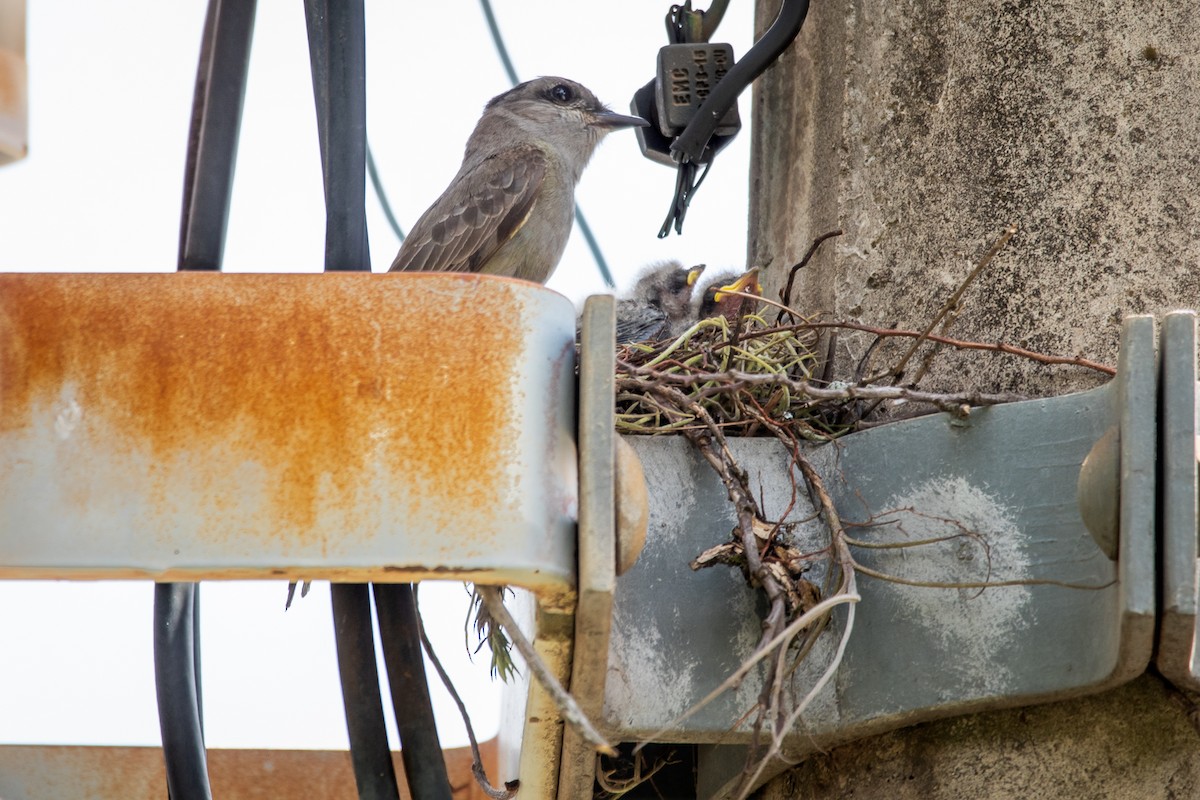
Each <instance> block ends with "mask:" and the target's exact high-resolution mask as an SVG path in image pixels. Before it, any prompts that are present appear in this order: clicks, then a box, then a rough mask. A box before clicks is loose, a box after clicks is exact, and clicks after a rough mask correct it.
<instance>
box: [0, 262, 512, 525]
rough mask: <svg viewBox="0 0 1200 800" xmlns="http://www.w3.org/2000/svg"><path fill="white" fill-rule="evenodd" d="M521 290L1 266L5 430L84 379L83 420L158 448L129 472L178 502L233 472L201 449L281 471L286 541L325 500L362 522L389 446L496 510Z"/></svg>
mask: <svg viewBox="0 0 1200 800" xmlns="http://www.w3.org/2000/svg"><path fill="white" fill-rule="evenodd" d="M518 289H519V284H515V283H513V282H509V281H505V280H497V279H492V280H487V279H481V278H479V277H477V276H454V275H403V276H382V275H369V274H367V275H364V274H359V275H354V274H329V275H320V276H312V275H220V274H202V273H184V274H172V275H14V274H9V275H0V435H3V434H6V433H9V432H13V431H19V430H21V429H23V428H26V427H27V426H29V425H31V424H32V420H33V413H34V411H35V410H36V409H39V408H41V409H45V408H48V407H54V406H53V405H50V404H58V405H61V404H62V399H61V398H62V397H63V393H64V391H65V387H73V391H74V392H75V394H74V399H75V401H76V402H77V404H78V407H79V409H80V414H79V419H78V425H79V426H81V428H82V429H84V430H86V431H92V432H96V431H104V432H105V433H104V441H105V442H109V441H120V442H124V443H125V444H126V447H127V454H128V453H133V452H138V453H148V454H149V455H150V457H151V461H152V466H151V468H150V470H149V474H146V475H137V476H131V480H135V479H136V480H137V481H145V482H146V484H145V485H146V486H147V489H148V490H149V491H151V492H153V491H155V488H154V487H157V491H158V492H159V494H158V495H154V501H155V503H156V505H159V506H161V508H162V509H164V511H169V510H170V509H171V504H172V498H171V497H170V496H169V495H168V493H167V491H168V487H169V486H171V485H173V484H172V483H171V482H172V481H176V480H178V479H179V478H180V475H181V474H182V475H184V476H185V477H186V476H187V474H188V473H189V472H194V477H195V480H196V481H197V482H199V483H203V482H204V481H208V482H209V483H213V481H214V479H215V478H222V479H224V478H227V475H228V473H227V472H225V473H220V474H214V473H212V472H211V469H210V468H212V465H210V464H208V463H206V462H205V461H204V458H205V457H207V456H209V455H211V454H214V453H224V452H232V453H235V454H241V456H242V457H243V458H246V459H249V460H251V461H252V462H253V463H254V464H256V465H258V466H259V467H261V468H262V469H263V470H264V471H265V473H266V475H267V476H268V479H269V486H268V494H269V497H267V498H264V499H265V501H266V502H267V504H268V505H269V513H270V514H271V518H272V520H274V521H276V522H277V523H278V524H279V529H278V531H277V533H276V535H278V536H281V537H284V540H285V541H288V540H292V539H293V538H294V537H302V536H304V535H305V534H306V532H307V531H309V530H310V529H311V528H312V527H313V525H314V522H315V521H316V516H317V513H318V511H319V510H320V508H322V507H325V506H328V505H330V504H332V505H336V506H338V507H341V508H342V509H343V510H344V511H347V512H349V513H353V508H352V507H353V505H354V504H355V502H361V500H362V497H363V494H362V492H363V491H364V487H366V486H370V485H371V484H372V483H373V482H374V483H378V475H375V474H374V472H373V466H372V465H374V464H377V463H378V461H379V460H380V458H381V457H382V459H383V461H384V462H385V463H386V465H387V467H388V471H392V472H395V473H397V474H403V475H405V476H407V477H406V480H412V481H415V482H416V483H417V484H418V485H420V486H424V487H429V488H431V489H432V490H435V491H437V492H438V493H439V499H437V500H435V501H432V502H437V503H447V504H448V507H454V506H455V505H458V504H469V505H470V506H472V507H474V506H479V505H481V504H489V503H494V502H496V498H498V497H501V496H502V495H503V492H504V491H505V490H507V489H509V488H511V485H510V484H511V480H512V479H511V478H509V477H507V476H506V474H505V471H504V469H503V468H495V469H490V468H489V465H497V464H499V465H503V464H507V463H509V462H511V461H512V459H514V458H516V452H517V438H516V436H515V434H514V433H513V432H512V431H511V430H509V426H508V425H507V421H508V420H509V419H510V417H511V415H512V413H513V409H514V404H516V403H518V402H519V401H520V393H519V392H520V387H514V386H513V385H512V384H513V380H512V376H513V374H514V370H516V369H517V368H518V364H517V363H516V359H517V358H518V357H519V356H520V354H521V352H522V351H523V342H522V339H523V333H522V332H520V331H514V330H513V325H514V324H515V323H514V313H513V309H514V304H518V303H520V297H519V296H518V295H517V292H518ZM114 433H115V434H116V436H115V437H114V436H113V435H112V434H114ZM231 448H232V450H231ZM230 466H231V465H228V464H218V465H216V467H215V468H217V469H226V470H227V469H228V468H229V467H230ZM139 485H142V484H139ZM215 485H217V486H220V485H225V484H222V483H221V482H220V481H219V480H217V481H216V483H215ZM199 488H200V489H201V490H202V491H203V488H204V487H202V486H201V487H199ZM386 488H387V487H384V491H386ZM210 494H212V497H211V502H212V507H213V509H214V510H215V511H222V510H224V511H228V510H229V509H228V508H227V506H228V500H227V499H226V498H224V497H222V496H220V493H219V491H218V492H216V493H211V492H210ZM100 501H102V498H95V497H88V496H86V493H83V494H82V495H81V496H78V497H75V498H74V499H73V502H78V503H81V504H87V503H95V502H100ZM351 527H353V526H351ZM348 533H349V532H348ZM214 534H218V535H219V532H217V531H214Z"/></svg>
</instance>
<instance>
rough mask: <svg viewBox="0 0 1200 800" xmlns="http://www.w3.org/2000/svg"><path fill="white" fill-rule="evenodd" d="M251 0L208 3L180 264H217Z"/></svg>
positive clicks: (229, 185)
mask: <svg viewBox="0 0 1200 800" xmlns="http://www.w3.org/2000/svg"><path fill="white" fill-rule="evenodd" d="M255 5H256V3H255V2H254V0H246V2H233V1H232V0H209V3H208V12H207V16H206V17H205V20H204V34H203V38H202V39H201V44H200V63H199V66H198V67H197V68H196V86H195V92H194V95H193V99H192V120H191V126H190V128H189V131H188V148H187V163H186V166H185V167H184V173H183V175H184V177H183V208H182V211H181V215H180V222H179V269H181V270H219V269H220V268H221V259H222V257H223V255H224V251H225V227H226V223H227V222H228V221H229V200H230V197H231V194H232V190H233V168H234V163H235V162H236V160H237V142H238V132H239V130H240V129H241V125H242V103H243V100H244V99H245V97H246V73H247V71H248V70H249V67H250V41H251V38H252V36H253V34H254V10H255Z"/></svg>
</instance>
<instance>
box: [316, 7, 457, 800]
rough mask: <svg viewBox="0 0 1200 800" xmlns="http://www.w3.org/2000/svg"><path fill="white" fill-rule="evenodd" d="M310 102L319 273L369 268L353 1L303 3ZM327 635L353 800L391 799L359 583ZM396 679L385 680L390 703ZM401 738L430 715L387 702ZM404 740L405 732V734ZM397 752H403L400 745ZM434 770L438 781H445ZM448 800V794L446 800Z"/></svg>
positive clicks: (413, 775)
mask: <svg viewBox="0 0 1200 800" xmlns="http://www.w3.org/2000/svg"><path fill="white" fill-rule="evenodd" d="M304 11H305V18H306V21H307V24H308V37H309V39H308V41H309V55H310V60H311V62H312V73H313V95H314V97H315V99H316V106H317V129H318V131H319V133H320V137H319V138H320V146H321V165H322V174H323V176H324V180H325V214H326V228H325V269H326V271H330V270H369V269H370V257H369V253H368V247H367V222H366V208H365V198H366V176H367V164H368V155H367V136H366V119H367V117H366V24H365V19H364V15H363V2H362V0H354V2H343V1H342V0H305V4H304ZM333 600H334V632H335V635H336V636H337V642H338V670H339V673H340V675H341V682H342V696H343V700H344V703H345V710H346V725H347V729H348V731H349V734H350V751H351V756H352V759H351V760H352V762H353V765H354V776H355V781H356V783H357V785H358V792H359V797H360V798H363V800H368V799H369V800H377V799H378V800H382V799H383V798H387V799H388V800H390V799H391V798H394V797H398V789H397V788H396V780H395V770H394V767H393V764H392V757H391V752H390V750H389V749H388V743H387V735H386V728H385V724H384V717H383V703H382V700H381V699H380V696H379V675H378V672H377V670H376V667H375V647H374V640H373V638H372V635H371V614H370V593H369V592H368V590H367V586H366V585H365V584H353V585H349V584H335V585H334V586H333ZM380 633H381V638H382V640H383V642H384V646H385V648H387V649H389V650H390V649H395V648H400V649H401V650H403V649H404V648H405V647H410V648H412V649H413V650H415V652H417V654H418V655H417V658H418V659H420V657H421V656H420V651H421V650H420V648H421V645H420V638H419V636H418V634H417V632H416V631H415V630H414V631H412V632H411V633H410V634H409V638H410V639H411V641H393V639H394V637H396V636H398V635H400V636H402V635H404V632H397V631H393V630H390V629H389V630H384V628H383V625H382V621H381V625H380ZM396 681H397V678H392V683H393V692H392V694H393V697H396V696H397V692H396ZM405 689H406V690H407V694H408V695H409V696H411V697H413V698H419V697H422V696H423V697H424V702H425V703H426V704H428V703H429V698H428V694H429V686H428V685H427V684H426V683H425V681H424V680H421V681H419V682H417V681H414V682H412V683H410V684H408V685H407V686H406V687H405ZM394 707H395V712H396V721H397V724H398V725H399V727H400V728H401V729H402V730H405V729H409V730H411V729H412V728H413V727H414V726H416V727H420V726H427V728H428V731H427V734H426V735H429V736H432V737H433V741H434V742H435V743H436V741H437V731H436V728H434V726H433V720H432V717H430V718H429V719H428V720H426V719H425V718H424V717H422V716H420V715H419V714H418V715H416V716H410V708H409V706H407V705H403V704H394ZM410 735H413V734H410ZM406 749H407V747H406ZM438 765H441V751H440V748H439V750H438V753H437V758H436V759H429V758H426V759H423V760H417V761H412V762H411V763H410V762H409V760H408V759H407V758H406V759H405V773H406V776H407V778H408V783H409V786H424V785H427V784H429V783H430V782H431V781H436V780H437V779H438V778H439V772H438ZM444 771H445V767H444V765H441V773H440V776H441V779H442V781H443V782H444V783H446V785H447V787H448V786H449V783H448V781H446V780H445V778H444V774H445V772H444ZM447 797H449V795H447Z"/></svg>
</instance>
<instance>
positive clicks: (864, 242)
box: [749, 0, 1200, 393]
mask: <svg viewBox="0 0 1200 800" xmlns="http://www.w3.org/2000/svg"><path fill="white" fill-rule="evenodd" d="M777 7H778V0H760V2H759V4H758V20H759V23H758V25H759V29H760V30H761V29H763V28H764V27H765V25H766V24H767V23H769V22H770V20H771V19H773V18H774V14H775V10H776V9H777ZM1197 53H1200V14H1197V13H1196V9H1195V6H1194V5H1192V4H1191V3H1188V2H1184V0H1178V1H1177V2H1173V3H1172V2H1165V3H1164V2H1142V3H1131V2H1117V1H1116V0H1098V2H1070V1H1068V0H1058V1H1057V2H1048V1H1047V0H1024V1H1022V0H1010V1H1009V2H996V0H958V1H955V0H898V1H896V2H883V0H832V1H830V2H814V3H813V5H812V10H811V11H810V13H809V17H808V21H807V22H806V24H805V28H804V31H803V32H802V34H801V36H800V38H799V39H798V40H797V42H796V43H795V44H794V45H793V47H792V48H791V50H790V51H789V52H788V53H787V54H786V55H785V57H784V58H783V59H782V60H781V62H780V63H779V64H778V65H777V66H776V67H774V68H773V69H772V70H770V71H769V72H768V73H767V74H766V75H764V77H763V78H762V80H761V81H760V82H759V84H758V85H756V92H755V103H754V125H755V129H754V137H755V138H754V146H755V152H754V156H753V161H752V169H751V173H752V178H751V187H750V192H751V227H750V245H749V250H750V253H749V257H750V263H758V264H766V265H767V266H768V268H767V270H766V274H767V287H768V290H772V289H776V288H777V287H778V283H779V282H780V281H781V280H782V279H783V276H784V275H785V274H786V268H787V267H788V266H790V265H791V264H793V263H795V262H796V261H797V260H798V259H799V257H800V256H801V255H802V254H803V253H804V251H805V249H806V248H807V247H808V245H809V243H810V241H811V240H812V238H813V237H814V236H816V235H818V234H821V233H823V232H825V231H828V230H832V229H834V228H839V227H840V228H842V229H844V230H845V232H846V233H845V235H844V236H842V237H841V238H840V239H838V240H837V241H836V244H835V245H834V246H833V247H827V249H825V250H824V252H823V253H822V255H821V256H820V257H819V258H818V259H817V261H816V263H815V264H814V265H813V266H812V267H811V268H810V269H809V270H807V272H806V274H805V275H804V280H803V281H802V282H801V286H802V288H803V296H802V300H801V301H800V302H799V303H798V305H800V306H801V308H802V310H807V311H817V310H822V311H828V312H831V313H833V314H835V315H836V316H839V317H843V318H854V319H858V320H861V321H866V322H872V323H879V324H884V325H886V324H889V323H893V322H899V323H900V324H901V325H902V326H907V327H920V326H921V324H922V323H924V322H926V321H927V320H929V319H930V318H931V317H932V316H933V315H934V314H935V313H936V311H937V309H938V308H939V307H940V306H941V304H942V303H943V302H944V300H945V298H946V297H948V296H949V295H950V293H951V292H952V291H953V290H954V288H955V287H956V286H957V285H958V283H959V281H961V280H962V278H963V277H964V276H965V275H966V273H967V272H968V271H969V269H970V267H971V265H972V264H973V263H974V262H975V261H976V260H977V259H978V257H979V256H980V255H981V254H982V253H983V251H984V250H986V248H987V245H988V244H989V243H990V242H991V241H992V240H993V239H994V238H995V237H996V236H997V235H998V234H999V233H1000V231H1001V230H1002V229H1003V227H1004V225H1005V224H1006V223H1008V222H1010V221H1013V222H1017V223H1018V224H1019V225H1020V228H1021V230H1020V232H1019V233H1018V234H1017V236H1016V237H1015V238H1014V239H1013V241H1012V242H1011V243H1010V244H1009V246H1008V248H1007V249H1006V251H1005V252H1004V253H1003V254H1002V255H1001V256H1000V258H999V259H997V260H996V262H994V263H993V265H992V267H991V269H989V270H988V271H987V272H986V273H985V274H984V275H983V276H982V277H981V279H980V280H979V281H978V282H977V283H976V284H975V286H974V287H973V288H972V289H971V291H970V292H968V294H967V296H966V298H965V304H964V310H963V313H962V316H961V318H960V320H959V322H957V323H956V325H955V326H954V328H953V329H952V332H953V334H955V335H958V336H960V337H962V338H972V339H982V340H996V339H1002V340H1004V341H1006V342H1010V343H1013V344H1023V345H1025V346H1027V347H1030V348H1033V349H1038V350H1044V351H1054V352H1059V353H1065V354H1068V355H1073V354H1084V355H1087V356H1090V357H1094V358H1097V359H1099V360H1103V361H1107V362H1110V363H1113V362H1115V352H1116V342H1117V322H1118V321H1119V320H1120V318H1121V317H1122V316H1123V315H1125V314H1130V313H1139V312H1154V313H1157V312H1161V311H1164V310H1168V309H1171V308H1177V307H1194V306H1195V305H1197V304H1198V303H1200V271H1198V270H1197V266H1198V264H1200V236H1198V235H1197V234H1198V232H1200V197H1198V196H1197V186H1198V185H1200V56H1198V55H1197ZM772 294H774V292H772ZM946 373H950V374H952V375H953V377H954V381H955V382H956V383H959V384H962V383H964V382H965V383H967V384H984V385H985V386H987V387H988V388H996V389H1005V390H1016V391H1023V390H1029V391H1036V392H1042V393H1058V392H1061V391H1065V390H1067V389H1069V388H1072V387H1074V388H1080V384H1079V381H1080V378H1079V375H1080V373H1079V372H1078V371H1073V370H1063V369H1057V370H1050V371H1047V370H1045V369H1043V368H1041V367H1036V366H1032V365H1030V364H1028V363H1025V362H1017V361H1014V360H1012V359H1009V358H1007V357H1004V358H988V357H984V358H979V357H971V358H965V359H947V360H946V361H945V362H944V367H943V375H944V374H946ZM931 386H932V384H931Z"/></svg>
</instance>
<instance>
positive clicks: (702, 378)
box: [616, 314, 833, 438]
mask: <svg viewBox="0 0 1200 800" xmlns="http://www.w3.org/2000/svg"><path fill="white" fill-rule="evenodd" d="M817 338H818V336H817V332H816V331H815V330H814V329H812V328H811V327H809V326H808V325H807V324H806V323H800V324H793V325H786V326H778V325H772V324H770V323H769V322H768V321H767V319H766V315H765V314H748V315H746V316H745V317H743V318H742V319H741V320H740V321H738V322H735V323H730V322H729V321H728V320H727V319H726V318H725V317H721V316H718V317H714V318H711V319H705V320H701V321H700V322H698V323H696V324H695V325H693V326H692V327H690V328H689V329H688V330H686V331H685V332H684V333H683V334H681V335H680V336H679V337H677V338H676V339H674V340H672V341H669V342H658V343H636V344H629V345H625V346H624V347H623V348H622V349H621V350H620V351H619V352H618V356H617V358H618V375H617V380H616V384H617V386H616V389H617V394H616V424H617V430H618V431H620V432H621V433H632V434H653V433H674V432H679V431H681V430H684V429H687V428H695V427H696V426H697V425H699V424H700V423H701V420H700V419H699V409H703V410H704V411H705V412H707V414H708V415H709V416H711V417H712V418H713V419H715V420H717V421H718V423H719V424H720V425H721V426H722V428H723V429H724V431H725V433H726V434H728V435H731V436H754V435H757V434H760V433H762V432H763V430H762V429H763V425H764V422H769V421H772V420H773V421H776V422H779V423H783V424H788V425H793V426H796V427H797V428H798V429H801V430H803V431H804V432H805V434H806V436H811V437H813V438H827V437H828V435H829V434H831V433H833V431H832V430H829V429H827V428H825V427H824V426H823V425H822V423H821V422H820V420H818V419H817V415H816V414H815V413H814V406H813V398H812V397H809V396H807V395H804V394H797V393H796V392H795V391H794V387H795V386H796V385H797V383H798V382H800V383H807V382H809V381H810V380H811V379H812V373H813V370H814V369H815V368H816V366H817V364H818V358H817V356H816V352H815V349H814V348H815V347H816V344H817ZM747 378H749V380H747ZM664 386H671V387H679V388H681V389H682V390H683V396H684V397H685V398H686V399H687V400H688V401H689V403H687V404H686V405H684V406H683V407H680V406H679V404H678V403H677V402H676V403H671V402H668V401H667V399H666V398H664V397H663V392H662V391H660V389H661V387H664ZM675 399H676V400H678V399H679V398H675ZM692 403H694V404H695V405H696V406H697V409H695V410H693V409H691V408H690V406H691V404H692ZM809 420H813V421H815V423H816V427H814V426H813V425H812V424H810V422H809Z"/></svg>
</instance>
